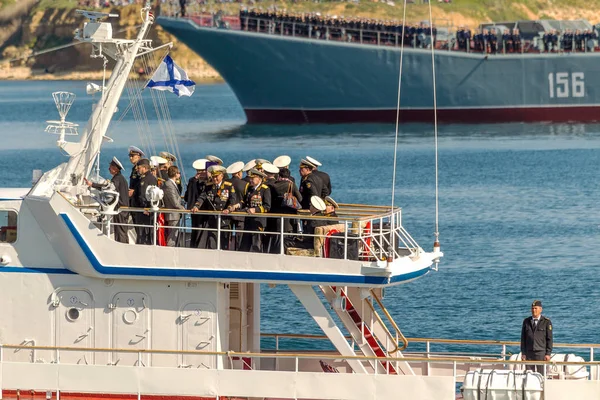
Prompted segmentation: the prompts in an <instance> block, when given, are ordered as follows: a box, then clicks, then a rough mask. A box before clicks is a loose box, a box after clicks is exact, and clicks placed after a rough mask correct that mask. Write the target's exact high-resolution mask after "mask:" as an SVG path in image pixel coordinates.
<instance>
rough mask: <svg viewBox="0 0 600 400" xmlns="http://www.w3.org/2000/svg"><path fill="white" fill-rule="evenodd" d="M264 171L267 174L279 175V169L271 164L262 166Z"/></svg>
mask: <svg viewBox="0 0 600 400" xmlns="http://www.w3.org/2000/svg"><path fill="white" fill-rule="evenodd" d="M262 169H263V171H265V172H268V173H269V174H278V173H279V168H277V167H276V166H274V165H273V164H271V163H264V164H263V165H262Z"/></svg>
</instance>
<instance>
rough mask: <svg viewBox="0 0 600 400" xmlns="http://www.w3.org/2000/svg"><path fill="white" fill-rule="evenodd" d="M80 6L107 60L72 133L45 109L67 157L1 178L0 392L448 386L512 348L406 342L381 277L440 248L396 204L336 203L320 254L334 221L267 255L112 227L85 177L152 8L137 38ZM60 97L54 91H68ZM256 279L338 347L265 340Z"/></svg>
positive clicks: (312, 392) (129, 394)
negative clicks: (14, 181) (115, 234)
mask: <svg viewBox="0 0 600 400" xmlns="http://www.w3.org/2000/svg"><path fill="white" fill-rule="evenodd" d="M85 14H86V16H87V17H88V18H90V19H91V22H88V23H87V24H86V25H85V27H84V28H83V30H82V31H81V32H78V35H77V38H78V39H79V40H82V41H86V42H89V43H91V44H92V45H93V47H94V51H93V56H94V57H99V58H103V59H105V60H106V58H105V57H110V58H112V59H114V60H115V62H116V64H115V67H114V69H113V73H112V75H111V77H110V79H109V81H108V82H106V84H105V85H103V88H105V89H104V90H102V97H101V99H100V102H99V103H98V105H97V106H96V107H95V108H94V111H93V113H92V116H91V117H90V120H89V122H88V124H87V126H86V127H85V129H84V130H83V131H82V133H81V136H80V141H79V142H77V143H75V142H69V141H67V140H66V136H69V135H68V133H69V132H71V133H76V131H74V130H69V129H71V128H73V127H72V126H71V125H69V123H68V122H66V120H65V117H66V111H68V109H67V110H66V111H65V112H64V114H63V113H61V121H52V122H50V123H51V125H52V126H54V127H55V128H52V132H54V133H58V134H60V136H59V140H58V145H59V147H60V148H61V149H62V150H63V151H64V152H65V153H67V154H68V155H69V160H68V161H67V162H66V163H65V164H62V165H60V166H58V167H56V168H55V169H53V170H51V171H48V172H47V173H45V174H44V175H43V176H42V178H41V179H40V180H39V181H38V182H37V183H36V185H35V186H34V187H33V189H31V190H30V191H28V192H25V191H23V190H17V189H6V190H3V191H1V192H0V223H1V224H2V226H1V227H0V297H1V299H2V301H1V304H2V321H3V323H2V325H1V326H0V346H1V347H0V389H1V391H0V395H1V396H0V397H4V398H13V397H15V398H20V396H22V394H23V393H28V396H29V397H28V398H30V397H31V398H37V397H39V398H46V399H50V398H57V399H58V398H60V397H63V398H72V399H78V398H92V397H96V396H107V395H110V396H113V397H115V398H123V399H125V398H141V397H151V396H166V397H169V398H183V397H195V398H211V399H213V398H224V397H225V398H229V397H236V398H260V399H268V398H271V399H274V398H278V399H297V398H303V399H361V400H363V399H392V398H409V399H454V398H455V393H456V381H457V379H458V377H459V376H464V375H465V373H466V372H467V371H468V370H471V369H474V368H478V367H480V366H481V365H482V364H485V363H487V364H489V365H488V367H490V368H493V367H496V368H504V367H506V365H507V364H509V363H511V362H510V361H506V357H504V358H497V359H495V358H491V359H487V360H481V359H480V360H478V361H477V362H476V363H473V360H470V359H469V358H463V359H462V360H463V362H462V363H459V364H457V361H456V360H454V361H453V360H444V359H440V358H439V357H438V358H433V359H429V360H427V359H423V358H419V356H418V355H417V356H415V355H411V357H407V356H406V355H405V354H403V353H402V350H404V348H405V347H406V344H407V342H406V339H405V338H404V337H403V336H402V334H401V332H400V330H399V328H398V327H397V326H396V324H395V323H394V322H393V319H392V318H391V316H390V315H389V314H388V313H387V310H386V309H385V306H384V305H383V302H382V297H383V296H382V294H383V288H385V287H388V286H393V285H398V284H401V283H406V282H409V281H411V280H414V279H416V278H418V277H421V276H423V275H425V274H427V273H428V272H429V271H430V270H431V269H432V268H433V269H435V268H437V263H438V262H439V259H440V258H441V257H442V253H441V252H439V247H436V248H435V251H433V252H427V251H424V250H423V249H422V248H421V247H420V246H419V245H418V244H417V243H416V242H415V241H414V240H413V239H412V237H411V236H410V235H409V234H408V232H406V231H405V230H404V228H403V227H402V220H401V210H400V209H398V208H392V207H383V206H363V205H341V208H340V212H339V218H338V221H336V222H338V223H337V224H336V225H335V226H334V227H335V230H336V231H337V232H338V233H339V235H338V236H337V245H338V248H339V247H340V246H341V248H342V249H343V250H342V252H341V253H340V257H339V258H337V259H336V258H329V257H328V247H329V246H332V245H333V238H332V237H328V234H330V233H331V231H332V230H333V228H332V229H329V230H328V229H325V228H323V229H317V230H316V231H315V235H316V236H315V237H314V238H312V239H311V240H314V246H313V248H311V249H309V251H307V252H305V253H302V254H303V255H292V254H286V253H287V252H286V251H284V248H283V246H282V247H281V249H280V251H279V252H278V253H279V254H262V253H246V252H238V251H227V250H205V249H196V248H183V247H162V246H157V245H153V246H142V245H132V244H123V243H118V242H115V241H114V240H113V239H112V238H111V237H110V234H108V232H110V229H109V228H108V226H107V225H109V224H110V212H105V211H104V210H103V209H102V207H101V206H100V205H99V204H98V202H96V201H94V200H93V198H92V196H91V195H90V192H89V189H88V187H87V186H86V185H84V184H83V178H84V177H87V176H89V175H90V173H91V171H92V168H93V165H94V162H95V160H96V157H97V155H98V153H99V151H100V148H101V145H102V142H103V140H105V133H106V130H107V128H108V125H109V123H110V121H111V119H112V116H113V114H114V112H115V110H116V106H117V102H118V99H119V98H120V96H121V93H122V91H123V89H124V87H125V83H126V80H127V78H128V76H129V71H130V70H131V68H132V66H133V63H134V60H135V58H136V56H138V55H141V54H147V53H148V52H151V51H152V48H151V44H150V42H149V41H148V40H146V39H145V36H146V33H147V30H148V29H149V27H150V25H151V24H152V21H153V16H152V15H151V13H150V8H149V7H146V8H144V9H143V12H142V17H143V24H142V27H141V29H140V33H139V34H138V36H137V38H136V39H134V40H122V39H114V38H113V37H112V29H111V27H110V24H109V23H107V22H101V20H102V18H105V17H112V15H106V14H101V13H91V12H85ZM58 97H60V98H62V100H60V99H59V101H57V106H58V105H59V104H63V103H65V104H66V103H68V102H71V103H72V99H71V98H69V96H68V95H59V96H58ZM69 105H70V103H69ZM60 110H61V107H59V111H60ZM128 211H130V212H143V211H144V210H134V209H130V210H128ZM150 212H151V213H153V215H154V216H155V217H156V215H157V214H158V213H157V212H156V211H152V210H150ZM169 212H175V211H174V210H170V211H169ZM182 214H186V215H187V212H183V213H182ZM209 214H210V213H209ZM212 214H213V215H214V214H215V213H212ZM99 216H101V217H102V218H101V222H98V217H99ZM268 217H270V218H278V219H283V218H289V216H285V215H270V216H268ZM217 218H224V216H223V215H218V216H217ZM306 218H309V217H306ZM218 226H219V227H220V226H221V224H220V223H219V224H218ZM182 229H183V230H187V228H182ZM218 230H219V231H221V230H222V229H221V228H218ZM219 233H220V232H219ZM282 235H283V233H282ZM155 237H156V236H155ZM218 237H221V235H218ZM154 243H156V239H154ZM354 251H356V254H354ZM261 283H267V284H269V285H270V286H272V285H287V286H289V288H290V289H291V293H293V295H294V296H295V297H296V298H297V299H298V300H299V301H300V303H301V304H302V306H303V307H304V309H305V310H306V311H307V312H308V314H309V315H310V316H311V317H312V319H313V320H314V322H315V323H316V324H317V325H318V326H319V327H320V328H321V330H322V331H323V334H324V338H326V339H327V340H329V341H330V342H331V344H332V345H333V348H335V351H332V352H321V353H315V352H300V353H295V354H280V353H277V352H272V351H271V352H266V353H265V352H261V336H263V335H264V332H262V330H261V303H260V292H261ZM267 290H268V289H267ZM338 321H339V322H338ZM338 323H341V325H338ZM390 327H391V329H390ZM346 333H347V334H349V336H347V335H346ZM427 356H428V357H429V354H427ZM432 360H433V361H435V362H434V363H431V362H430V361H432ZM513 363H514V362H513ZM517 363H518V362H517ZM487 364H486V365H487ZM335 372H339V373H335ZM591 372H592V373H591V374H590V376H591V377H592V378H594V376H595V375H594V373H595V372H597V371H596V370H593V371H591ZM513 381H514V380H513ZM571 383H572V382H571V381H567V380H554V381H545V382H544V384H545V385H546V387H549V386H550V385H553V386H554V389H553V390H552V392H551V393H550V392H548V391H546V392H544V393H545V399H546V400H552V399H559V398H563V397H556V396H560V393H566V390H571V388H572V386H568V387H567V386H564V385H568V384H571ZM588 383H589V385H587V384H588ZM592 383H593V384H596V383H598V382H597V381H592V380H585V381H578V382H577V384H578V385H579V386H577V388H582V389H577V390H585V391H587V392H585V393H590V394H592V395H595V396H596V397H597V396H598V393H599V392H600V389H598V385H592ZM561 384H562V385H563V386H561ZM586 385H587V386H586ZM469 388H470V389H473V385H471V386H470V387H469Z"/></svg>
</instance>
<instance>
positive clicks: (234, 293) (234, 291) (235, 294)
mask: <svg viewBox="0 0 600 400" xmlns="http://www.w3.org/2000/svg"><path fill="white" fill-rule="evenodd" d="M229 298H230V299H232V300H239V298H240V283H239V282H231V283H230V284H229Z"/></svg>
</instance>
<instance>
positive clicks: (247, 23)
mask: <svg viewBox="0 0 600 400" xmlns="http://www.w3.org/2000/svg"><path fill="white" fill-rule="evenodd" d="M248 19H249V18H248V17H246V18H245V20H246V29H244V30H245V31H246V32H248Z"/></svg>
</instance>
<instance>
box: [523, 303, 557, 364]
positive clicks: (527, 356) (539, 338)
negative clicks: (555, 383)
mask: <svg viewBox="0 0 600 400" xmlns="http://www.w3.org/2000/svg"><path fill="white" fill-rule="evenodd" d="M552 345H553V340H552V321H550V319H548V318H546V317H544V316H543V315H542V302H541V301H540V300H534V301H533V303H531V317H527V318H525V319H524V320H523V326H522V327H521V360H523V361H525V360H532V361H550V356H551V355H552ZM527 369H528V370H530V371H537V372H539V373H541V374H543V373H544V366H543V365H527Z"/></svg>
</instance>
